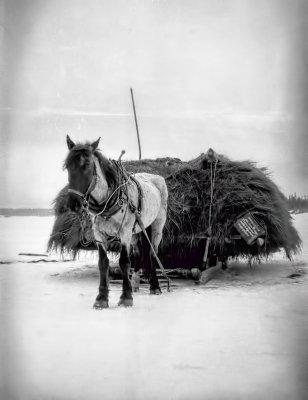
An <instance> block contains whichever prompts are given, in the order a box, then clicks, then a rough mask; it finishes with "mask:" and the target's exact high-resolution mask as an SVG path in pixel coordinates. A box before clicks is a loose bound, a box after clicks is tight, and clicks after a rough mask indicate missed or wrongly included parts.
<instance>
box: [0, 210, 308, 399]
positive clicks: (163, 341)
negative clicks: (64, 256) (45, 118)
mask: <svg viewBox="0 0 308 400" xmlns="http://www.w3.org/2000/svg"><path fill="white" fill-rule="evenodd" d="M294 218H295V225H296V227H297V229H298V230H299V232H300V234H301V237H302V239H303V241H304V247H303V252H302V254H301V255H299V256H297V257H296V258H295V259H294V260H293V262H292V263H291V262H289V261H288V260H286V259H285V258H284V256H283V255H282V254H277V256H275V257H274V258H273V259H272V260H271V261H269V262H266V263H263V264H261V265H259V264H255V265H253V267H252V268H249V266H247V264H245V263H237V264H232V265H231V267H230V269H229V270H228V272H222V271H221V270H217V269H213V270H212V271H210V278H211V280H210V281H209V282H208V283H207V284H206V285H197V284H195V283H194V282H192V281H178V280H177V281H175V282H174V287H173V290H172V292H171V293H167V292H166V290H165V288H163V294H162V295H161V296H150V295H149V293H148V291H149V289H148V287H147V286H142V288H141V291H140V292H139V293H137V294H135V295H134V307H133V308H129V309H124V308H118V307H117V306H116V304H117V301H118V298H119V296H120V292H121V286H120V284H119V283H117V282H114V283H112V284H111V288H110V289H111V290H110V308H109V309H107V310H102V311H96V310H94V309H92V304H93V302H94V299H95V296H96V294H97V286H98V271H97V267H96V260H95V258H93V255H91V254H90V255H89V254H88V255H87V256H85V257H84V258H83V257H81V258H80V259H78V260H77V261H69V260H64V261H63V260H62V261H61V260H60V259H59V257H57V256H56V255H49V256H48V257H44V256H38V257H35V256H27V255H19V253H42V254H44V253H45V249H46V243H47V240H48V236H49V233H50V231H51V227H52V224H53V218H51V217H11V218H4V217H1V218H0V239H1V241H0V243H1V244H0V261H1V265H0V289H1V297H0V299H1V304H0V306H1V309H0V318H1V320H0V322H1V331H0V338H1V353H0V357H1V358H0V360H1V364H0V368H1V369H0V379H1V382H0V399H1V400H10V399H22V400H28V399H29V400H34V399H35V400H36V399H37V400H43V399H48V400H49V399H55V400H58V399H59V400H60V399H61V400H70V399H74V400H75V399H90V400H92V399H93V400H96V399H104V400H109V399H116V400H121V399H127V400H130V399H132V400H137V399H143V400H147V399H185V400H186V399H228V400H229V399H245V400H247V399H248V400H249V399H279V400H280V399H288V400H289V399H292V400H293V399H294V400H301V399H303V400H304V399H308V346H307V344H308V343H307V342H308V314H307V311H308V306H307V304H308V291H307V289H308V275H307V267H308V214H301V215H296V216H295V217H294ZM42 260H46V261H50V262H45V261H42ZM34 261H36V262H34Z"/></svg>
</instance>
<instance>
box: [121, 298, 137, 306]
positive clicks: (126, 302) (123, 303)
mask: <svg viewBox="0 0 308 400" xmlns="http://www.w3.org/2000/svg"><path fill="white" fill-rule="evenodd" d="M118 306H120V307H121V306H123V307H132V306H133V299H120V300H119V302H118Z"/></svg>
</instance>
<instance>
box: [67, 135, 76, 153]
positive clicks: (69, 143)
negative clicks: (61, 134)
mask: <svg viewBox="0 0 308 400" xmlns="http://www.w3.org/2000/svg"><path fill="white" fill-rule="evenodd" d="M66 143H67V147H68V149H69V150H72V148H73V147H74V146H75V143H74V142H73V141H72V140H71V138H70V137H69V136H68V135H66Z"/></svg>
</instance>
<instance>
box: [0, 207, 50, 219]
mask: <svg viewBox="0 0 308 400" xmlns="http://www.w3.org/2000/svg"><path fill="white" fill-rule="evenodd" d="M0 215H2V216H5V217H13V216H15V217H29V216H36V217H48V216H50V215H53V210H52V209H50V208H0Z"/></svg>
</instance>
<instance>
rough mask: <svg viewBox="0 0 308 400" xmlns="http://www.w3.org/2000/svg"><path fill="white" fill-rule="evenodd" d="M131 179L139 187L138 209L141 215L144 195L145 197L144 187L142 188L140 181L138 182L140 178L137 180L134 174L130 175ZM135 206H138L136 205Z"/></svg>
mask: <svg viewBox="0 0 308 400" xmlns="http://www.w3.org/2000/svg"><path fill="white" fill-rule="evenodd" d="M130 179H131V180H132V181H133V182H134V184H135V185H136V187H137V191H138V204H137V211H138V214H139V215H141V210H142V197H143V194H142V188H141V186H140V183H139V182H138V180H137V179H136V178H135V177H134V176H133V175H130ZM135 208H136V207H135Z"/></svg>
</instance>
